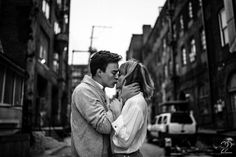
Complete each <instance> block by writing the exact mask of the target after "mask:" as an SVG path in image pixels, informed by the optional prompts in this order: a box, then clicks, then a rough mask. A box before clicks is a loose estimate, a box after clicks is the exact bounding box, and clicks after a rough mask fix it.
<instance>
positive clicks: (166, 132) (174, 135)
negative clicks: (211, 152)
mask: <svg viewBox="0 0 236 157" xmlns="http://www.w3.org/2000/svg"><path fill="white" fill-rule="evenodd" d="M196 132H197V124H196V120H195V118H194V116H193V113H192V111H176V112H169V113H162V114H159V115H157V116H156V117H155V123H154V124H149V125H148V133H147V136H148V137H147V138H148V141H151V140H153V139H155V138H156V139H158V141H159V144H160V145H161V146H165V140H166V138H168V139H170V140H171V144H172V145H175V144H181V143H185V142H190V143H193V142H195V140H194V139H195V134H196Z"/></svg>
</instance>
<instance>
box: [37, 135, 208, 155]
mask: <svg viewBox="0 0 236 157" xmlns="http://www.w3.org/2000/svg"><path fill="white" fill-rule="evenodd" d="M49 139H51V141H47V143H51V146H48V149H46V150H45V151H44V152H43V153H41V154H40V155H39V154H36V155H34V154H32V157H71V147H70V144H71V143H70V142H71V138H70V137H67V138H65V139H64V140H63V141H61V142H57V141H56V140H55V139H53V138H47V140H49ZM189 150H190V148H187V149H185V150H183V151H182V152H181V153H174V152H172V153H171V155H165V150H164V148H161V147H159V146H158V144H157V143H156V142H153V143H147V142H145V143H144V144H143V146H142V148H141V149H140V151H141V152H142V154H143V157H165V156H169V157H177V156H183V157H195V156H201V157H211V156H212V155H207V154H206V153H204V152H201V151H196V149H195V151H192V152H187V151H189ZM192 150H193V149H192Z"/></svg>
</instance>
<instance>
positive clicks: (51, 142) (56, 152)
mask: <svg viewBox="0 0 236 157" xmlns="http://www.w3.org/2000/svg"><path fill="white" fill-rule="evenodd" d="M33 136H34V137H35V144H34V145H33V146H32V147H31V148H30V154H31V157H70V156H71V148H70V146H71V145H70V137H67V138H65V139H64V140H63V141H58V140H56V139H54V138H52V137H49V136H45V134H44V133H43V132H35V133H34V134H33Z"/></svg>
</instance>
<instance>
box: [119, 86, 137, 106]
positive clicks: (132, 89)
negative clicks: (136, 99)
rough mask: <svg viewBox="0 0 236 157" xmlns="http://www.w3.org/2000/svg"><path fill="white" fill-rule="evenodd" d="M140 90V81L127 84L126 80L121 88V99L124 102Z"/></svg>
mask: <svg viewBox="0 0 236 157" xmlns="http://www.w3.org/2000/svg"><path fill="white" fill-rule="evenodd" d="M139 92H140V86H139V84H138V83H132V84H129V85H127V86H125V82H124V83H123V87H122V89H121V96H120V97H121V99H122V101H123V103H125V102H126V100H128V99H129V98H131V97H132V96H135V95H137V94H138V93H139Z"/></svg>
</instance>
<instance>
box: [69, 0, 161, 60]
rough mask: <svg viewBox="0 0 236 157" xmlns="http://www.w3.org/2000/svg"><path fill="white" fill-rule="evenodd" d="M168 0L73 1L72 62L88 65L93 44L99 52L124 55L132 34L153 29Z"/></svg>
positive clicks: (70, 49)
mask: <svg viewBox="0 0 236 157" xmlns="http://www.w3.org/2000/svg"><path fill="white" fill-rule="evenodd" d="M164 3H165V0H71V14H70V45H69V51H70V56H69V63H71V61H72V60H73V64H86V63H87V60H88V53H86V52H80V53H74V57H73V59H72V58H71V52H72V50H79V51H87V50H88V48H89V46H90V42H91V39H90V37H91V33H92V26H94V33H93V40H92V47H93V48H96V49H97V50H109V51H112V52H115V53H118V54H121V55H122V56H123V59H124V60H125V57H126V56H125V53H126V51H127V50H128V47H129V44H130V40H131V37H132V34H141V33H142V26H143V25H144V24H149V25H151V26H154V24H155V21H156V19H157V17H158V15H159V11H160V7H161V6H163V5H164Z"/></svg>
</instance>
